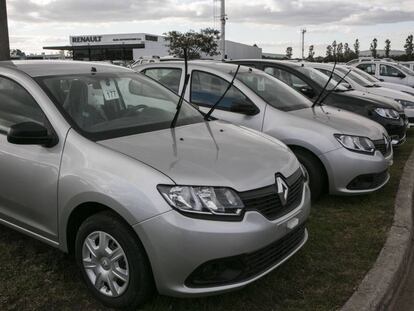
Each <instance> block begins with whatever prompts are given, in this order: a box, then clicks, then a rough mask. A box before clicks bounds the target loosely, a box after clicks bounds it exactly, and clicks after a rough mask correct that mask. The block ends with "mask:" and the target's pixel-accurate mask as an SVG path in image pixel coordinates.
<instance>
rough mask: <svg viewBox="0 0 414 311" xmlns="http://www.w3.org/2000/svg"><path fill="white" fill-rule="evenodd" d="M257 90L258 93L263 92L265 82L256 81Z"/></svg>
mask: <svg viewBox="0 0 414 311" xmlns="http://www.w3.org/2000/svg"><path fill="white" fill-rule="evenodd" d="M257 89H258V90H259V91H260V92H264V91H265V80H264V79H260V78H259V79H258V80H257Z"/></svg>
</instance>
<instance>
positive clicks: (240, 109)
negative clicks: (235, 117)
mask: <svg viewBox="0 0 414 311" xmlns="http://www.w3.org/2000/svg"><path fill="white" fill-rule="evenodd" d="M230 111H231V112H236V113H241V114H245V115H247V116H254V115H256V114H258V113H259V109H258V108H257V107H256V106H254V105H252V104H251V103H246V102H234V103H233V105H232V106H231V108H230Z"/></svg>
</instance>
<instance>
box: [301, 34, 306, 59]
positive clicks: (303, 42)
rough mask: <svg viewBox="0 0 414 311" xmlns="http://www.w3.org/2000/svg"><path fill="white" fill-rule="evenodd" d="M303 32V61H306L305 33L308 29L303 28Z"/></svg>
mask: <svg viewBox="0 0 414 311" xmlns="http://www.w3.org/2000/svg"><path fill="white" fill-rule="evenodd" d="M301 32H302V60H303V59H305V33H306V28H303V29H302V30H301Z"/></svg>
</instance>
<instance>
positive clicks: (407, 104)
mask: <svg viewBox="0 0 414 311" xmlns="http://www.w3.org/2000/svg"><path fill="white" fill-rule="evenodd" d="M395 101H396V102H397V103H399V104H401V105H403V107H404V108H412V109H414V102H412V101H409V100H404V99H396V100H395Z"/></svg>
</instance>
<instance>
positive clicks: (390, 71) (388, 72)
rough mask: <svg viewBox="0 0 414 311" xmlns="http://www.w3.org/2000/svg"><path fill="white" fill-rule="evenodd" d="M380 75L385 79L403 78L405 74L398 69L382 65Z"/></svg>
mask: <svg viewBox="0 0 414 311" xmlns="http://www.w3.org/2000/svg"><path fill="white" fill-rule="evenodd" d="M380 75H381V76H384V77H396V78H398V77H401V76H402V75H403V73H402V72H401V71H399V70H398V69H397V68H395V67H393V66H388V65H382V64H381V65H380Z"/></svg>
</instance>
